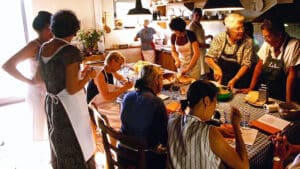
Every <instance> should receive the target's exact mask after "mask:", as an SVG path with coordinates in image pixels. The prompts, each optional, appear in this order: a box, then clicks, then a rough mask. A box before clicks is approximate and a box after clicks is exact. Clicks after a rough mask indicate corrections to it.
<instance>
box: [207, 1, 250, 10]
mask: <svg viewBox="0 0 300 169" xmlns="http://www.w3.org/2000/svg"><path fill="white" fill-rule="evenodd" d="M243 9H245V8H244V7H243V6H242V4H241V2H240V1H239V0H207V2H206V4H205V5H204V7H203V10H204V11H234V10H243Z"/></svg>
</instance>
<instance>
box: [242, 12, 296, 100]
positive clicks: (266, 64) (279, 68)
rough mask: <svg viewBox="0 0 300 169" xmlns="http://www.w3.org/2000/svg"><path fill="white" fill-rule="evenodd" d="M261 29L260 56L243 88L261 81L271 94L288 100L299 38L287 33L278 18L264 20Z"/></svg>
mask: <svg viewBox="0 0 300 169" xmlns="http://www.w3.org/2000/svg"><path fill="white" fill-rule="evenodd" d="M261 30H262V34H263V37H264V39H265V42H264V44H263V45H262V47H261V48H260V50H259V51H258V53H257V55H258V56H259V60H258V63H257V64H256V66H255V70H254V74H253V77H252V80H251V84H250V87H249V88H248V89H244V90H243V92H244V93H246V92H248V91H250V90H253V89H255V88H256V84H258V83H264V84H266V85H267V86H268V91H269V96H270V97H272V98H276V99H279V100H282V101H287V102H290V101H292V94H293V93H294V92H293V90H295V89H294V87H295V86H294V80H295V77H296V71H295V67H297V66H299V65H300V59H299V57H300V41H299V40H297V39H294V38H291V37H289V35H288V34H287V33H286V32H285V30H284V25H283V22H282V21H280V20H279V19H278V18H274V19H270V20H265V21H264V22H263V24H262V26H261Z"/></svg>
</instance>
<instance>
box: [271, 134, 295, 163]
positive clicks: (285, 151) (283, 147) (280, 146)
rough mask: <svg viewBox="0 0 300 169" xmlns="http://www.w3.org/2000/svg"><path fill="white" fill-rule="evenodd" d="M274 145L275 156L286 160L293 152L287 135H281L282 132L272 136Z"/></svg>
mask: <svg viewBox="0 0 300 169" xmlns="http://www.w3.org/2000/svg"><path fill="white" fill-rule="evenodd" d="M270 140H271V141H272V143H273V145H274V156H277V157H279V158H280V159H281V160H285V159H286V158H287V157H288V156H289V155H290V154H291V150H292V149H291V147H292V146H291V144H290V143H289V142H288V141H287V138H286V136H281V135H280V133H277V134H276V135H272V136H271V137H270Z"/></svg>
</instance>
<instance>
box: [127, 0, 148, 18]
mask: <svg viewBox="0 0 300 169" xmlns="http://www.w3.org/2000/svg"><path fill="white" fill-rule="evenodd" d="M128 15H151V12H150V10H149V9H146V8H143V6H142V2H141V0H136V1H135V8H132V9H130V10H129V11H128Z"/></svg>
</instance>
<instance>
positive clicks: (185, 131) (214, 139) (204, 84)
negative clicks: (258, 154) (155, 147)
mask: <svg viewBox="0 0 300 169" xmlns="http://www.w3.org/2000/svg"><path fill="white" fill-rule="evenodd" d="M217 93H218V88H217V87H216V86H215V85H214V84H212V83H210V82H208V81H201V80H198V81H195V82H194V83H192V84H191V86H190V87H189V90H188V92H187V100H186V101H184V102H182V103H183V104H182V109H183V110H185V109H186V108H187V107H189V112H188V113H187V114H185V115H181V114H172V115H171V116H170V117H169V121H168V146H169V159H168V165H169V166H168V168H170V169H186V168H197V169H218V168H224V164H223V163H225V164H226V165H228V166H229V167H230V168H235V169H246V168H247V169H248V168H249V161H248V155H247V151H246V146H245V144H244V141H243V138H242V135H241V130H240V120H241V114H240V112H239V110H238V109H236V108H232V110H231V111H232V113H231V121H232V127H233V130H234V135H235V149H234V148H232V147H231V146H230V145H229V144H228V143H227V142H226V141H225V139H224V138H223V137H222V135H221V133H220V132H219V130H218V129H217V128H216V127H214V126H211V125H209V124H207V123H206V122H207V121H209V120H211V117H212V115H213V114H214V112H215V108H216V103H217ZM222 162H223V163H222Z"/></svg>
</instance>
